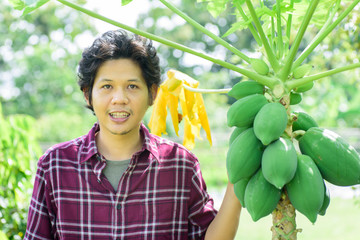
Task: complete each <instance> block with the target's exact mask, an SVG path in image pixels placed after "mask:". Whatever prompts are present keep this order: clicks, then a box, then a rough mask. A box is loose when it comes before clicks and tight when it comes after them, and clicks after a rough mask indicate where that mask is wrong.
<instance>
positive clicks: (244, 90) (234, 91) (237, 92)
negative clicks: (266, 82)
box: [228, 81, 264, 99]
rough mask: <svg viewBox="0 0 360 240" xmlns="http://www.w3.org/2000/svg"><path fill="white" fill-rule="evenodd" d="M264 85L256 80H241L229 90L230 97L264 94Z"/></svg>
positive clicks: (237, 97)
mask: <svg viewBox="0 0 360 240" xmlns="http://www.w3.org/2000/svg"><path fill="white" fill-rule="evenodd" d="M263 93H264V86H263V85H262V84H261V83H258V82H255V81H241V82H238V83H237V84H235V85H234V86H233V87H232V88H231V90H230V91H229V92H228V95H229V96H230V97H233V98H236V99H240V98H243V97H246V96H249V95H253V94H263Z"/></svg>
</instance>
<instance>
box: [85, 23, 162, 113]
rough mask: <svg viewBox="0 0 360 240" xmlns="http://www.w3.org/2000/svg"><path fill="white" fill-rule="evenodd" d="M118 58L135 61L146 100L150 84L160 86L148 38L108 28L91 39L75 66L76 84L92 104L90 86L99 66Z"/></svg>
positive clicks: (157, 62)
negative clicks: (145, 87)
mask: <svg viewBox="0 0 360 240" xmlns="http://www.w3.org/2000/svg"><path fill="white" fill-rule="evenodd" d="M120 58H125V59H131V60H133V61H134V62H135V63H137V64H138V65H139V67H140V69H141V72H142V75H143V77H144V79H145V81H146V85H147V87H148V91H149V96H150V99H152V95H151V87H152V86H153V85H154V84H155V85H156V86H159V85H160V82H161V78H160V77H161V73H160V64H159V57H158V56H157V52H156V49H155V47H154V46H153V45H152V41H151V40H148V39H147V38H144V37H141V36H139V35H129V34H127V33H126V32H125V31H122V30H114V31H108V32H106V33H104V34H103V35H101V36H100V37H98V38H97V39H95V41H94V42H93V44H92V45H91V46H90V47H88V48H86V49H85V50H84V52H83V54H82V58H81V60H80V62H79V67H78V84H79V86H80V89H81V91H83V92H84V94H85V96H86V97H87V98H88V99H89V103H90V106H88V108H90V109H91V110H92V111H94V109H93V107H92V106H91V103H92V89H93V85H94V80H95V77H96V74H97V71H98V69H99V67H100V66H101V65H102V64H103V63H104V62H105V61H108V60H116V59H120Z"/></svg>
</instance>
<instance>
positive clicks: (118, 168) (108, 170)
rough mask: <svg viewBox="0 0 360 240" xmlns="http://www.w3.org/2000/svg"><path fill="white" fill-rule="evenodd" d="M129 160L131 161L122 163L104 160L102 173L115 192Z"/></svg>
mask: <svg viewBox="0 0 360 240" xmlns="http://www.w3.org/2000/svg"><path fill="white" fill-rule="evenodd" d="M130 160H131V159H128V160H123V161H110V160H106V167H105V168H104V171H103V173H104V174H105V176H106V178H107V179H108V180H109V182H110V183H111V185H112V186H113V188H114V189H115V191H117V189H118V185H119V181H120V178H121V176H122V175H123V174H124V172H125V171H126V169H127V167H128V166H129V163H130Z"/></svg>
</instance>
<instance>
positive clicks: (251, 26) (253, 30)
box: [233, 0, 262, 47]
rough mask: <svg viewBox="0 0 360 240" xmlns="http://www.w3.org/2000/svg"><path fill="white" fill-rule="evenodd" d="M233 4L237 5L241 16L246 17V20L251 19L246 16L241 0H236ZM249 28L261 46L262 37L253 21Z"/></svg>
mask: <svg viewBox="0 0 360 240" xmlns="http://www.w3.org/2000/svg"><path fill="white" fill-rule="evenodd" d="M233 4H234V5H235V7H236V8H237V10H238V11H239V13H240V15H241V17H242V18H243V19H244V21H245V22H247V21H249V18H248V17H247V16H246V14H245V12H244V10H243V9H242V7H241V4H240V2H239V0H234V2H233ZM248 28H249V30H250V32H251V34H252V35H253V37H254V39H255V41H256V43H257V44H258V45H259V47H261V46H262V42H261V39H260V37H259V34H258V33H257V32H256V29H255V28H254V26H253V25H252V23H251V22H250V23H249V24H248Z"/></svg>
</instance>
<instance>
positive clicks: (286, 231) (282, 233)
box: [271, 192, 301, 240]
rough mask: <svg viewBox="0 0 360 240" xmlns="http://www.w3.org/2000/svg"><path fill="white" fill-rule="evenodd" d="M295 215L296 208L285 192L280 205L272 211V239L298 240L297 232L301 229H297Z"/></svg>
mask: <svg viewBox="0 0 360 240" xmlns="http://www.w3.org/2000/svg"><path fill="white" fill-rule="evenodd" d="M295 217H296V213H295V208H294V207H293V206H292V205H291V202H290V200H289V197H288V195H287V194H286V192H283V193H282V194H281V198H280V201H279V203H278V205H277V206H276V208H275V210H274V211H273V213H272V220H273V226H272V227H271V231H272V240H296V239H297V233H298V232H301V230H300V229H296V221H295Z"/></svg>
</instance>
